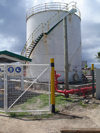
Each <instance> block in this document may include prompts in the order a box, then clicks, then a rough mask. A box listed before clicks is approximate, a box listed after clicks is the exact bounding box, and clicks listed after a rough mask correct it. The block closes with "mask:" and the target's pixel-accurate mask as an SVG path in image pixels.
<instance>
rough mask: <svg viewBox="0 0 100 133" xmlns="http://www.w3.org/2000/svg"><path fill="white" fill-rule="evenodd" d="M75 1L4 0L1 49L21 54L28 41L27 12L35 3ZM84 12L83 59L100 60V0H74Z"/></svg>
mask: <svg viewBox="0 0 100 133" xmlns="http://www.w3.org/2000/svg"><path fill="white" fill-rule="evenodd" d="M69 1H72V0H63V1H62V0H0V51H1V50H10V51H12V52H16V53H19V54H20V52H21V50H22V48H23V47H24V45H25V42H26V11H27V9H29V8H31V7H32V6H34V5H37V4H41V3H45V2H46V3H47V2H69ZM74 1H76V2H77V6H78V8H79V9H80V11H81V38H82V59H83V60H87V61H88V64H89V65H90V64H92V63H94V64H96V65H97V66H99V63H98V61H97V59H96V54H97V52H98V51H100V17H99V16H100V15H99V13H100V0H74Z"/></svg>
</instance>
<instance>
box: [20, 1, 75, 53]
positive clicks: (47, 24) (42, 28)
mask: <svg viewBox="0 0 100 133" xmlns="http://www.w3.org/2000/svg"><path fill="white" fill-rule="evenodd" d="M71 4H72V5H71ZM64 8H65V7H64ZM66 8H67V11H69V9H70V8H75V9H76V8H77V7H76V2H70V4H69V6H67V7H66ZM55 16H56V17H55ZM64 17H65V14H64V15H63V16H62V15H60V16H59V12H57V13H56V14H54V15H53V16H52V17H50V18H49V20H48V21H47V22H45V23H41V24H40V25H39V26H37V27H36V29H35V30H34V31H33V32H32V34H31V35H30V37H29V38H28V40H27V41H26V44H25V46H24V48H23V50H22V52H21V54H22V55H23V54H24V51H28V48H29V47H30V45H31V43H32V42H33V43H34V40H35V39H36V37H35V39H34V36H35V35H36V33H38V32H39V31H41V32H40V33H39V35H40V34H41V33H46V32H48V31H49V30H50V29H51V28H52V27H53V26H54V25H55V24H56V23H57V22H58V21H60V20H61V19H63V18H64ZM50 24H51V25H52V24H53V25H52V26H50ZM29 41H30V42H31V43H30V45H29V46H28V44H29Z"/></svg>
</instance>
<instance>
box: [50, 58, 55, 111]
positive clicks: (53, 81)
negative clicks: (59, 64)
mask: <svg viewBox="0 0 100 133" xmlns="http://www.w3.org/2000/svg"><path fill="white" fill-rule="evenodd" d="M50 63H51V112H52V113H55V79H54V73H55V71H54V59H53V58H51V59H50Z"/></svg>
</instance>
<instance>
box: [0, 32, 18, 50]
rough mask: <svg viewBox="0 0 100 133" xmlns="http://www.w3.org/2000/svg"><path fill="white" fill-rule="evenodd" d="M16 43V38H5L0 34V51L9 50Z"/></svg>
mask: <svg viewBox="0 0 100 133" xmlns="http://www.w3.org/2000/svg"><path fill="white" fill-rule="evenodd" d="M16 43H18V39H17V38H13V37H5V36H3V35H2V34H0V50H6V49H7V50H11V48H12V47H13V45H15V44H16Z"/></svg>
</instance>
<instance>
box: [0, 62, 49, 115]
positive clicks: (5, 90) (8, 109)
mask: <svg viewBox="0 0 100 133" xmlns="http://www.w3.org/2000/svg"><path fill="white" fill-rule="evenodd" d="M8 65H9V66H32V65H33V66H47V67H46V68H45V69H44V70H43V71H42V72H41V73H40V74H39V75H38V76H37V78H36V79H34V80H33V82H32V83H31V85H29V87H28V88H27V89H25V91H24V92H23V93H22V94H21V95H20V96H19V97H18V98H17V99H16V100H15V101H14V102H13V104H11V106H10V107H8V92H7V90H8V84H7V66H8ZM1 66H4V109H3V110H0V111H1V112H6V113H7V112H48V111H50V110H51V104H50V95H51V93H50V77H49V83H48V91H49V93H48V96H49V105H48V110H10V109H11V108H12V106H13V105H14V104H15V103H16V102H17V101H18V100H19V99H20V98H21V97H22V96H23V95H24V94H25V93H26V92H27V91H28V89H29V88H30V87H31V86H32V85H33V84H34V83H36V81H37V80H38V79H39V78H40V77H41V76H42V75H43V74H44V73H45V72H46V71H47V70H48V69H50V64H1ZM22 79H23V78H21V80H22Z"/></svg>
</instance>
